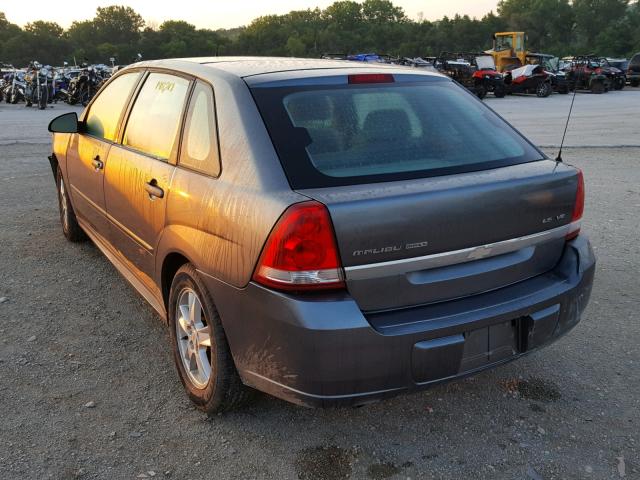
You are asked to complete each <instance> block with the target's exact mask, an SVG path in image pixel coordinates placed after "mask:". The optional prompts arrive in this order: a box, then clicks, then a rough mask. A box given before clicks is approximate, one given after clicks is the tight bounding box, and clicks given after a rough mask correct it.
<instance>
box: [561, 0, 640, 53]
mask: <svg viewBox="0 0 640 480" xmlns="http://www.w3.org/2000/svg"><path fill="white" fill-rule="evenodd" d="M628 4H629V0H573V11H574V14H575V19H576V30H577V33H578V37H577V38H576V40H577V42H576V46H577V47H578V48H580V49H582V50H583V52H582V53H590V52H591V51H592V50H593V49H594V48H597V45H596V44H595V40H596V37H597V36H598V35H600V34H601V33H602V32H603V30H605V29H606V28H607V26H609V25H611V24H615V23H616V22H618V21H620V20H621V19H622V18H623V17H624V15H625V14H626V13H627V7H628ZM637 28H639V27H638V25H636V29H637Z"/></svg>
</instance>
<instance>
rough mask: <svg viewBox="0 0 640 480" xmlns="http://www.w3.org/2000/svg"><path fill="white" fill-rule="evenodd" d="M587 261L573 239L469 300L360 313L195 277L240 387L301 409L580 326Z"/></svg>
mask: <svg viewBox="0 0 640 480" xmlns="http://www.w3.org/2000/svg"><path fill="white" fill-rule="evenodd" d="M594 271H595V257H594V254H593V251H592V249H591V246H590V244H589V241H588V240H587V238H586V237H585V236H579V237H578V238H576V239H575V240H573V241H571V242H569V243H567V246H566V248H565V252H564V254H563V256H562V258H561V260H560V262H559V263H558V265H557V267H556V268H555V269H554V270H552V271H550V272H548V273H546V274H544V275H539V276H537V277H535V278H532V279H529V280H526V281H523V282H520V283H518V284H515V285H512V286H509V287H505V288H502V289H499V290H495V291H492V292H487V293H484V294H480V295H475V296H472V297H467V298H463V299H460V300H453V301H448V302H442V303H437V304H432V305H426V306H422V307H414V308H409V309H403V310H395V311H391V312H383V313H376V314H370V315H367V314H363V313H362V312H361V311H360V309H359V308H358V306H357V304H356V303H355V301H354V300H353V299H352V298H351V297H350V296H349V295H348V294H347V293H342V292H341V293H327V294H323V295H322V296H317V295H313V296H308V297H304V296H292V295H286V294H283V293H278V292H274V291H271V290H269V289H266V288H263V287H261V286H259V285H256V284H249V285H248V286H247V287H246V288H244V289H235V288H233V287H230V286H228V285H224V284H221V283H219V282H218V281H216V280H214V279H213V278H211V277H208V276H206V275H204V278H205V280H206V281H207V283H208V285H209V288H210V289H211V292H212V294H213V297H214V300H215V302H216V305H217V307H218V309H219V311H220V315H221V317H222V321H223V325H224V328H225V331H226V334H227V339H228V341H229V344H230V347H231V350H232V354H233V357H234V360H235V362H236V366H237V368H238V371H239V373H240V375H241V377H242V379H243V381H244V382H245V383H246V384H248V385H251V386H253V387H255V388H258V389H259V390H263V391H265V392H267V393H270V394H272V395H274V396H276V397H280V398H282V399H285V400H288V401H291V402H294V403H299V404H303V405H309V406H328V405H358V404H363V403H368V402H370V401H373V400H377V399H379V398H382V397H385V396H391V395H395V394H397V393H400V392H403V391H409V390H416V389H421V388H426V387H429V386H431V385H433V384H436V383H439V382H443V381H447V380H452V379H455V378H459V377H463V376H466V375H470V374H473V373H475V372H478V371H480V370H483V369H486V368H490V367H493V366H496V365H499V364H502V363H505V362H508V361H510V360H514V359H516V358H518V357H520V356H522V355H525V354H527V353H530V352H532V351H534V350H536V349H538V348H540V347H542V346H544V345H546V344H549V343H551V342H552V341H554V340H556V339H557V338H559V337H560V336H562V335H564V334H565V333H566V332H568V331H569V330H570V329H571V328H573V327H574V326H575V325H576V324H577V323H578V322H579V320H580V315H581V313H582V311H583V310H584V308H585V306H586V304H587V302H588V300H589V296H590V293H591V286H592V283H593V276H594Z"/></svg>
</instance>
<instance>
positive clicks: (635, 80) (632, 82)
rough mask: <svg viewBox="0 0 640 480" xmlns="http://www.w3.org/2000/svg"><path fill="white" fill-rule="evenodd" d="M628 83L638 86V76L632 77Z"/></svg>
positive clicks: (639, 84)
mask: <svg viewBox="0 0 640 480" xmlns="http://www.w3.org/2000/svg"><path fill="white" fill-rule="evenodd" d="M630 83H631V86H632V87H640V78H633V79H631V81H630Z"/></svg>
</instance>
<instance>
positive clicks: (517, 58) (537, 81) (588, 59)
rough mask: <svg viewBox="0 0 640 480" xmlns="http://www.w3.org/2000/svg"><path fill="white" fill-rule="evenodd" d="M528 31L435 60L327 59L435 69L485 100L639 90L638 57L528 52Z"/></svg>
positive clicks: (502, 34) (338, 56)
mask: <svg viewBox="0 0 640 480" xmlns="http://www.w3.org/2000/svg"><path fill="white" fill-rule="evenodd" d="M526 41H527V36H526V34H525V33H524V32H499V33H496V34H494V36H493V47H492V48H491V49H490V50H487V51H484V52H442V53H440V54H439V55H438V56H436V57H417V58H398V57H392V56H390V55H384V54H376V53H361V54H356V55H345V54H327V55H325V56H324V57H323V58H327V59H340V60H351V61H360V62H375V63H391V64H400V65H408V66H412V67H417V68H428V69H436V70H438V71H439V72H441V73H444V74H445V75H447V76H449V77H451V78H453V79H454V80H456V81H457V82H458V83H460V84H462V85H464V86H465V87H467V88H468V89H469V90H471V91H472V92H474V93H475V94H476V95H477V96H478V97H480V98H484V97H485V96H486V95H487V94H488V93H492V94H493V95H494V96H495V97H498V98H502V97H504V96H505V95H508V94H534V95H536V96H538V97H548V96H549V95H551V94H552V93H553V92H557V93H563V94H566V93H569V92H570V91H575V90H578V91H590V92H592V93H597V94H600V93H606V92H609V91H611V90H622V89H623V88H624V87H625V86H626V85H627V84H630V85H631V86H633V87H638V86H640V53H638V54H636V55H635V56H634V57H633V58H632V59H631V60H626V59H614V58H607V57H600V56H596V55H580V56H575V57H564V58H562V59H560V58H558V57H555V56H553V55H549V54H544V53H535V52H530V51H528V50H527V49H526Z"/></svg>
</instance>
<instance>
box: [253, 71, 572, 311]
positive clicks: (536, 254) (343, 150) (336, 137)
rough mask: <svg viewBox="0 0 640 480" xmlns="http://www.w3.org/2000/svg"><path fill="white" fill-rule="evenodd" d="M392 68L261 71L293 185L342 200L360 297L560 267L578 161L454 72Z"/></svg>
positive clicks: (504, 280) (513, 277)
mask: <svg viewBox="0 0 640 480" xmlns="http://www.w3.org/2000/svg"><path fill="white" fill-rule="evenodd" d="M388 72H389V70H383V69H381V70H380V71H379V72H368V71H365V72H364V73H363V72H362V71H355V72H354V73H352V74H345V73H344V72H336V73H335V74H334V75H329V74H328V73H327V72H322V73H318V72H312V73H307V74H306V76H304V78H300V79H291V78H287V79H286V80H282V79H281V78H280V77H276V78H275V79H273V78H270V77H269V76H268V75H267V76H265V77H266V78H264V79H261V80H260V79H258V80H256V79H253V80H252V81H251V82H249V83H250V87H251V88H252V93H253V95H254V98H255V99H256V103H257V105H258V107H259V109H260V112H261V114H262V116H263V118H264V120H265V124H266V126H267V129H268V131H269V133H270V135H271V138H272V140H273V143H274V146H275V147H276V150H277V152H278V155H279V157H280V160H281V163H282V166H283V169H284V171H285V173H286V175H287V177H288V179H289V183H290V184H291V187H292V188H293V189H294V190H297V191H298V192H300V193H302V194H304V195H306V196H308V197H309V198H312V199H315V200H317V201H319V202H321V203H323V204H324V205H326V206H327V208H328V210H329V213H330V216H331V219H332V222H333V225H334V228H335V234H336V240H337V244H338V249H339V252H340V257H341V260H342V264H343V267H344V269H345V276H346V284H347V288H348V290H349V292H350V294H351V295H352V296H353V297H354V299H355V300H356V301H357V302H358V304H359V306H360V308H361V309H362V310H363V311H366V312H371V311H381V310H388V309H396V308H402V307H409V306H415V305H421V304H426V303H432V302H440V301H446V300H450V299H454V298H459V297H464V296H469V295H474V294H477V293H480V292H485V291H488V290H493V289H497V288H501V287H504V286H506V285H510V284H513V283H516V282H520V281H522V280H525V279H527V278H530V277H533V276H535V275H539V274H541V273H543V272H546V271H548V270H550V269H552V268H553V267H554V265H556V263H557V262H558V259H559V257H560V255H561V254H562V251H563V248H564V244H565V235H566V233H567V231H568V229H569V223H570V222H571V217H572V211H573V206H574V203H575V197H576V190H577V185H578V175H577V171H576V170H575V169H574V168H572V167H569V166H566V165H562V164H558V163H556V162H554V161H551V160H548V159H545V157H544V155H543V154H542V153H541V152H540V151H538V150H537V149H536V148H535V147H533V146H532V145H531V144H530V143H529V142H528V141H527V140H525V139H524V138H523V137H522V136H521V135H520V134H519V133H518V132H516V131H515V130H513V128H512V127H510V126H509V125H508V124H507V123H506V122H504V121H503V120H502V119H501V118H500V117H498V116H497V115H496V114H495V113H494V112H493V111H492V110H490V109H489V108H487V107H486V106H485V105H484V104H482V103H481V102H479V101H478V100H477V99H475V97H474V96H473V95H470V94H469V93H468V92H466V91H465V90H464V89H462V88H461V87H459V86H457V85H455V84H453V83H452V82H451V81H450V80H448V79H446V78H443V77H441V76H438V75H431V74H423V75H416V74H409V73H404V72H397V71H392V72H391V73H388ZM296 73H299V72H296ZM301 75H302V74H301Z"/></svg>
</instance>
